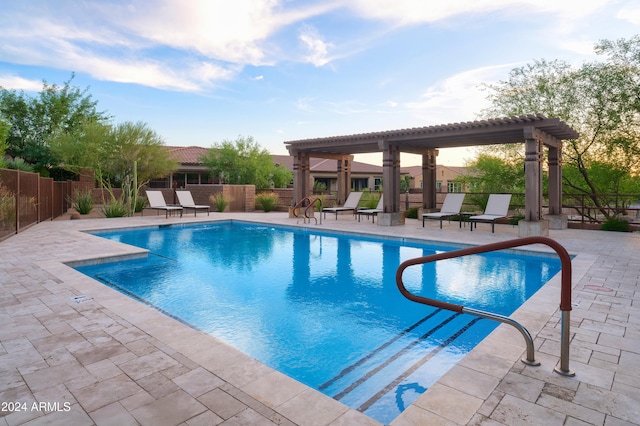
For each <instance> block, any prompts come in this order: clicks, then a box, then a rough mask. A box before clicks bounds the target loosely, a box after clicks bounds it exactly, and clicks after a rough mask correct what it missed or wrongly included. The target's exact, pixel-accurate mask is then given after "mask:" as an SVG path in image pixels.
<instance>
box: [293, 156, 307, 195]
mask: <svg viewBox="0 0 640 426" xmlns="http://www.w3.org/2000/svg"><path fill="white" fill-rule="evenodd" d="M291 155H293V188H294V192H295V193H294V200H293V201H294V202H295V203H296V204H297V203H298V201H300V200H302V199H304V198H305V197H308V196H309V193H310V188H311V173H310V169H311V167H310V164H311V161H310V157H309V154H307V153H306V152H294V153H291Z"/></svg>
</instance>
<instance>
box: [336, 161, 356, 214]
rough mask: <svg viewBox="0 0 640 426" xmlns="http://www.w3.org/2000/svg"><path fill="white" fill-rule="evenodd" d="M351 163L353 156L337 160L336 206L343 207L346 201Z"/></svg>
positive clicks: (349, 190) (349, 183) (349, 189)
mask: <svg viewBox="0 0 640 426" xmlns="http://www.w3.org/2000/svg"><path fill="white" fill-rule="evenodd" d="M352 161H353V155H348V156H344V157H341V158H339V159H338V166H337V172H338V178H337V185H338V195H337V200H336V202H337V203H338V205H343V204H344V202H345V201H346V200H347V197H348V196H349V193H350V192H351V163H352Z"/></svg>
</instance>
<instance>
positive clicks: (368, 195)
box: [358, 192, 380, 209]
mask: <svg viewBox="0 0 640 426" xmlns="http://www.w3.org/2000/svg"><path fill="white" fill-rule="evenodd" d="M378 201H380V194H378V193H375V192H363V193H362V197H360V202H359V203H358V206H359V207H362V208H365V209H375V208H376V207H378Z"/></svg>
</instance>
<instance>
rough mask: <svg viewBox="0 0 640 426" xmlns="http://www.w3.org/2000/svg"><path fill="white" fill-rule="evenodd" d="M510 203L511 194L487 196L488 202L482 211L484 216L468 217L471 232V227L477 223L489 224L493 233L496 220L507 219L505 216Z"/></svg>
mask: <svg viewBox="0 0 640 426" xmlns="http://www.w3.org/2000/svg"><path fill="white" fill-rule="evenodd" d="M510 202H511V194H491V195H489V201H488V202H487V208H486V209H484V214H481V215H477V216H471V217H469V221H470V222H471V230H472V231H473V226H474V225H476V226H477V223H478V222H491V232H492V233H493V232H494V227H495V223H496V220H497V219H500V218H503V217H507V214H509V203H510Z"/></svg>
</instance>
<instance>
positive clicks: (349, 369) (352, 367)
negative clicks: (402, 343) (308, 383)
mask: <svg viewBox="0 0 640 426" xmlns="http://www.w3.org/2000/svg"><path fill="white" fill-rule="evenodd" d="M440 311H442V309H440V308H438V309H436V310H434V311H433V312H431V313H430V314H429V315H427V316H425V317H424V318H422V319H420V320H418V322H416V323H415V324H413V325H412V326H410V327H408V328H405V329H404V330H402V331H401V332H400V333H398V334H396V335H395V337H393V338H392V339H390V340H388V341H387V342H385V343H383V344H382V345H380V346H378V347H377V348H375V349H374V350H372V351H371V352H369V353H368V354H367V355H365V356H364V357H362V358H360V359H359V360H358V361H356V362H355V363H353V364H351V365H350V366H348V367H347V368H345V369H344V370H342V371H341V372H340V373H338V374H337V375H336V376H334V377H333V378H332V379H329V380H328V381H326V382H325V383H323V384H321V385H320V386H318V390H323V389H326V388H328V387H329V386H331V385H332V384H334V383H335V382H337V381H338V380H340V379H341V378H343V377H344V376H346V375H347V374H349V373H350V372H352V371H353V370H355V369H356V368H358V367H359V366H361V365H362V364H364V363H365V362H367V361H368V360H370V359H371V358H373V356H374V355H375V354H377V353H378V352H380V351H382V350H383V349H385V348H387V347H389V346H390V345H391V344H393V343H394V342H396V341H398V339H400V338H402V337H403V336H404V335H406V334H408V333H410V332H411V331H412V330H414V329H415V328H417V327H419V326H420V325H422V324H423V323H425V322H426V321H428V320H429V319H431V318H433V317H434V316H435V315H437V314H438V313H439V312H440Z"/></svg>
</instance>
